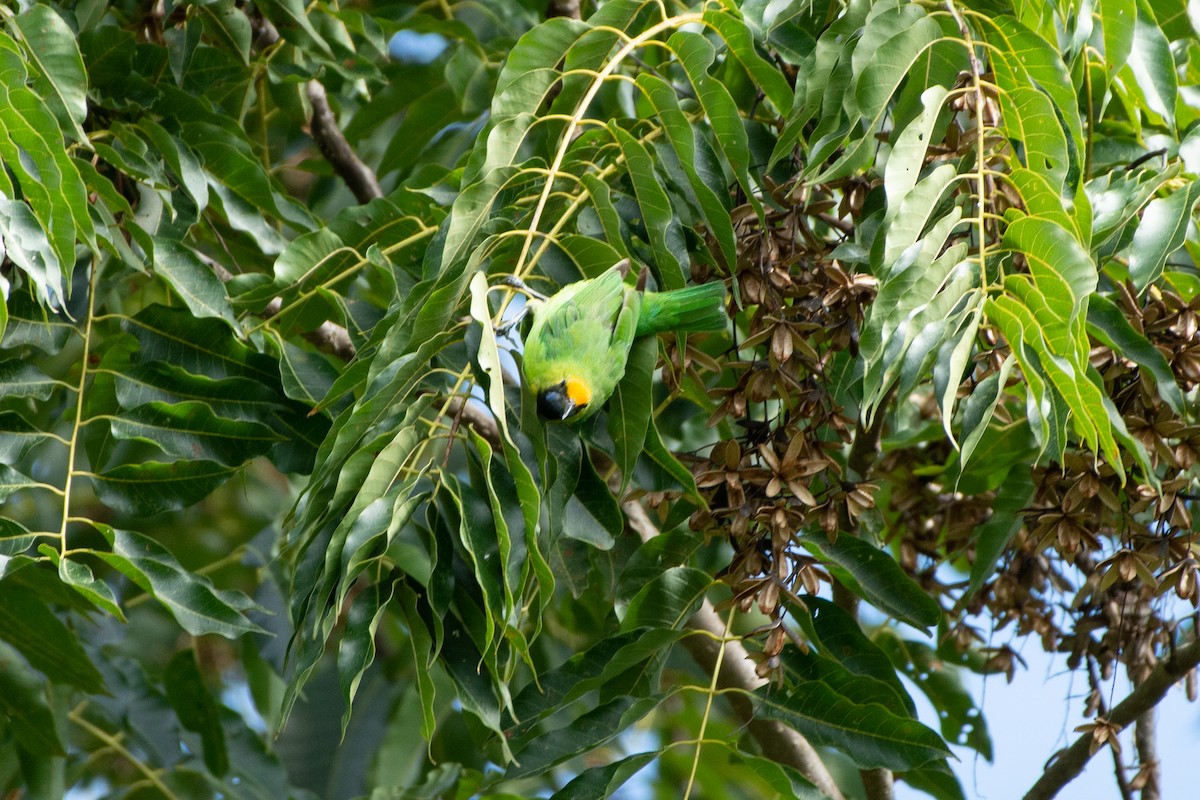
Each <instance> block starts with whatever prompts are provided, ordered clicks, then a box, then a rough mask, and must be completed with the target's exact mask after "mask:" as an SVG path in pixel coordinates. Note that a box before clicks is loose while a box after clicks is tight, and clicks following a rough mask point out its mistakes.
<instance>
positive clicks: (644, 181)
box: [609, 122, 687, 289]
mask: <svg viewBox="0 0 1200 800" xmlns="http://www.w3.org/2000/svg"><path fill="white" fill-rule="evenodd" d="M609 130H610V131H611V132H612V135H613V138H615V139H616V140H617V144H618V145H619V146H620V148H621V153H622V154H623V155H624V156H625V164H626V167H627V168H628V170H629V180H630V182H631V183H632V184H633V191H634V195H635V196H636V197H637V203H638V209H639V211H640V212H641V217H642V223H643V225H644V226H645V228H646V236H647V237H648V238H649V239H650V249H651V250H652V251H653V252H654V262H655V263H654V266H655V267H656V268H657V269H656V272H655V274H656V276H657V277H658V278H659V280H661V281H662V288H663V289H681V288H683V285H684V282H685V279H684V275H685V274H686V271H685V265H686V264H687V245H686V243H685V242H684V238H683V230H682V229H681V227H680V225H679V220H678V219H677V218H676V216H675V213H674V211H673V210H672V208H671V199H670V198H669V197H668V196H667V193H666V191H665V190H664V189H663V188H662V181H661V179H660V178H659V177H658V174H657V172H656V170H655V169H654V160H653V159H652V158H651V157H650V153H649V151H647V150H646V148H645V146H644V145H642V143H641V142H639V141H638V140H637V139H635V138H633V136H631V135H630V134H629V133H627V132H626V131H625V130H623V129H622V128H619V127H618V126H617V124H616V123H615V122H613V123H611V124H610V125H609Z"/></svg>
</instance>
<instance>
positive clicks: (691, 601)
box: [621, 567, 712, 631]
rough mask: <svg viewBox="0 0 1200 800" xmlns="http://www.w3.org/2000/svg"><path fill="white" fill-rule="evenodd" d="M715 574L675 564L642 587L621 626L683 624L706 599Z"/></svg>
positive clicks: (644, 626) (675, 625) (626, 628)
mask: <svg viewBox="0 0 1200 800" xmlns="http://www.w3.org/2000/svg"><path fill="white" fill-rule="evenodd" d="M711 584H712V578H710V577H709V575H708V574H707V573H705V572H703V571H701V570H698V569H695V568H693V567H672V568H671V569H668V570H666V571H665V572H663V573H662V574H660V575H658V576H657V577H655V578H654V579H653V580H651V581H650V582H649V583H647V584H646V585H645V586H643V587H642V589H641V591H639V592H638V593H637V594H636V595H634V597H633V599H632V600H630V601H629V608H628V609H627V610H626V611H625V617H624V618H623V619H622V620H621V630H623V631H630V630H634V629H636V628H666V629H668V630H672V629H675V628H678V627H680V626H681V625H683V623H684V622H686V621H687V619H688V617H690V616H691V615H692V613H693V612H695V610H696V609H697V608H699V607H700V603H701V602H702V601H703V600H704V594H705V592H707V591H708V587H709V586H710V585H711Z"/></svg>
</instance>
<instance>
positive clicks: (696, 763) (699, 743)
mask: <svg viewBox="0 0 1200 800" xmlns="http://www.w3.org/2000/svg"><path fill="white" fill-rule="evenodd" d="M736 613H737V606H736V605H734V606H732V607H730V609H729V616H727V617H725V633H724V635H723V636H722V637H721V647H720V649H719V650H717V663H716V665H715V666H714V667H713V671H712V680H711V681H710V682H709V684H708V692H707V694H706V699H705V701H704V716H703V717H701V718H700V730H699V732H698V733H697V734H696V754H695V756H694V757H693V758H692V772H691V774H690V775H688V782H687V790H686V791H685V792H684V793H683V800H688V798H690V797H691V796H692V786H693V785H694V784H695V782H696V770H697V769H699V767H700V750H701V749H702V748H703V746H704V733H705V731H706V730H707V729H708V718H709V715H710V714H712V706H713V698H714V697H716V696H717V679H718V678H719V677H720V675H721V662H722V661H724V660H725V645H726V644H727V643H728V641H729V632H730V631H731V630H733V615H734V614H736Z"/></svg>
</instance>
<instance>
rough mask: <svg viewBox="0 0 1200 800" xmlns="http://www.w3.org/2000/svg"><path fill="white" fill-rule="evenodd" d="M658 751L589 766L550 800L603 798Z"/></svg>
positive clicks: (599, 799) (602, 799)
mask: <svg viewBox="0 0 1200 800" xmlns="http://www.w3.org/2000/svg"><path fill="white" fill-rule="evenodd" d="M657 757H658V753H637V754H635V755H632V756H626V757H625V758H622V759H619V760H617V761H614V762H612V763H611V764H604V765H602V766H598V767H590V768H588V769H585V770H584V771H583V772H581V773H579V774H578V775H576V776H575V777H574V778H572V779H571V782H570V783H568V784H567V785H566V786H564V787H563V788H561V789H559V790H558V791H557V792H555V793H554V794H553V795H551V796H550V800H604V798H608V797H612V796H613V793H614V792H616V791H617V790H618V789H620V788H621V787H622V786H624V785H625V782H626V781H628V780H629V779H630V778H632V777H633V776H634V775H636V774H637V773H638V772H639V771H640V770H641V769H642V768H643V767H645V766H646V765H647V764H649V763H650V762H652V761H653V760H654V759H656V758H657Z"/></svg>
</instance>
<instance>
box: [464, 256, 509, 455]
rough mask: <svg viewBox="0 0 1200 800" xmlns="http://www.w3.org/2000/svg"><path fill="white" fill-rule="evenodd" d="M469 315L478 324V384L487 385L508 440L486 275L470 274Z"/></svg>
mask: <svg viewBox="0 0 1200 800" xmlns="http://www.w3.org/2000/svg"><path fill="white" fill-rule="evenodd" d="M471 318H472V319H474V320H475V321H476V322H478V323H479V328H480V332H481V336H480V339H479V352H478V353H477V354H476V359H477V360H478V361H479V366H480V368H481V369H482V370H483V372H484V375H483V377H484V380H483V381H481V383H480V385H485V384H486V388H487V401H488V407H489V408H490V409H491V410H492V416H493V417H495V419H496V424H497V425H499V426H500V432H501V434H503V436H504V438H505V440H507V441H509V442H511V441H512V436H511V434H509V432H508V412H507V411H505V409H504V377H503V371H502V369H501V366H500V349H499V348H498V347H497V345H496V329H495V328H494V327H492V315H491V311H490V309H489V308H488V282H487V275H485V274H484V273H482V272H476V273H475V274H474V275H472V276H471Z"/></svg>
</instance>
